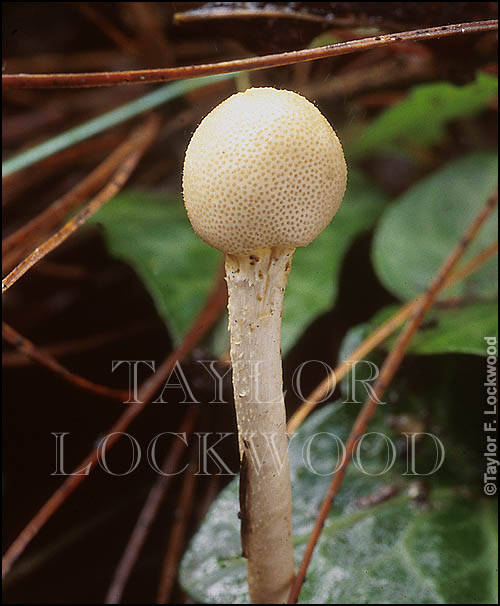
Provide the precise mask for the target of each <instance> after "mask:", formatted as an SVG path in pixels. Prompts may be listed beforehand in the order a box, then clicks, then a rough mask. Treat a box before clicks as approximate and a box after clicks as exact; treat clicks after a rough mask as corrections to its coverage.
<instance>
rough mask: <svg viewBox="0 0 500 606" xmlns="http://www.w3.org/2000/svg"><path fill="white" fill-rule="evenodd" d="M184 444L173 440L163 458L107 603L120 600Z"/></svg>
mask: <svg viewBox="0 0 500 606" xmlns="http://www.w3.org/2000/svg"><path fill="white" fill-rule="evenodd" d="M198 410H199V409H198V408H196V407H191V409H190V410H189V411H188V413H187V415H186V417H185V418H184V422H183V423H182V425H181V427H180V428H179V432H178V433H179V434H185V437H186V439H187V438H188V437H189V436H190V435H191V433H192V431H193V428H194V423H195V420H196V417H197V416H198ZM185 447H186V445H185V444H184V442H183V441H182V440H176V441H175V443H174V445H173V446H172V448H171V449H170V450H169V452H168V453H167V455H166V457H165V461H164V462H163V465H162V467H161V470H162V474H164V475H159V477H158V479H157V480H156V482H155V483H154V485H153V486H152V488H151V490H150V491H149V494H148V497H147V499H146V502H145V503H144V507H143V508H142V510H141V513H140V514H139V517H138V518H137V522H136V524H135V526H134V529H133V531H132V534H131V535H130V539H129V540H128V543H127V546H126V547H125V550H124V552H123V555H122V557H121V559H120V562H119V564H118V566H117V568H116V571H115V574H114V576H113V580H112V581H111V585H110V587H109V590H108V593H107V595H106V600H105V603H106V604H119V603H120V600H121V598H122V594H123V591H124V589H125V586H126V584H127V581H128V579H129V577H130V573H131V572H132V569H133V567H134V565H135V563H136V561H137V558H138V557H139V553H140V551H141V549H142V546H143V545H144V542H145V540H146V537H147V535H148V532H149V530H150V528H151V525H152V523H153V521H154V519H155V518H156V516H157V515H158V511H159V509H160V505H161V504H162V502H163V499H164V498H165V495H166V493H167V490H168V488H169V486H170V483H171V481H172V477H173V474H175V473H176V471H175V470H176V469H177V466H178V464H179V461H180V459H181V457H182V455H183V453H184V451H185Z"/></svg>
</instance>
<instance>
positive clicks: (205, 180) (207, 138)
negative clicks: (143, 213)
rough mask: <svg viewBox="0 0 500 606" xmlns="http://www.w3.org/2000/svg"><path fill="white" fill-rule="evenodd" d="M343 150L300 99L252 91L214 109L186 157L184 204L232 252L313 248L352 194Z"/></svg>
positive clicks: (203, 231) (199, 228)
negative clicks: (347, 193)
mask: <svg viewBox="0 0 500 606" xmlns="http://www.w3.org/2000/svg"><path fill="white" fill-rule="evenodd" d="M346 181H347V167H346V163H345V159H344V154H343V151H342V146H341V144H340V141H339V140H338V138H337V135H336V134H335V132H334V130H333V129H332V127H331V126H330V124H329V123H328V122H327V120H326V119H325V117H324V116H323V115H322V114H321V112H320V111H319V110H318V109H317V108H316V107H315V106H314V105H313V104H312V103H311V102H310V101H308V100H307V99H305V98H304V97H302V96H301V95H298V94H297V93H294V92H291V91H287V90H278V89H274V88H250V89H248V90H247V91H245V92H244V93H237V94H235V95H232V96H231V97H229V98H228V99H226V100H225V101H223V102H222V103H221V104H220V105H218V106H217V107H216V108H215V109H213V110H212V111H211V112H210V113H209V114H208V115H207V116H206V117H205V118H204V119H203V121H202V122H201V124H200V125H199V126H198V128H197V129H196V131H195V133H194V135H193V137H192V139H191V141H190V143H189V146H188V148H187V151H186V158H185V161H184V173H183V192H184V203H185V206H186V210H187V213H188V216H189V219H190V221H191V224H192V226H193V228H194V230H195V231H196V233H197V234H198V235H199V236H200V238H202V239H203V240H205V242H207V243H208V244H210V245H211V246H214V247H215V248H218V249H219V250H222V251H223V252H225V253H232V254H242V253H246V252H250V251H253V250H256V249H259V248H268V247H271V246H286V247H290V248H295V247H296V246H306V245H307V244H309V243H310V242H311V240H313V239H314V238H315V237H316V236H317V235H318V234H319V233H320V232H321V231H322V230H323V229H324V228H325V227H326V226H327V225H328V223H329V222H330V221H331V219H332V217H333V216H334V215H335V213H336V212H337V210H338V208H339V206H340V203H341V201H342V197H343V195H344V192H345V187H346Z"/></svg>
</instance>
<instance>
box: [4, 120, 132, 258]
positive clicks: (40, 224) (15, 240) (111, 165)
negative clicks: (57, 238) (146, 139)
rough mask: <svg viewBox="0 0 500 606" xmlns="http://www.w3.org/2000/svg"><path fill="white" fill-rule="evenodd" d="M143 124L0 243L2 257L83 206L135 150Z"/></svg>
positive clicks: (45, 231) (47, 230) (48, 229)
mask: <svg viewBox="0 0 500 606" xmlns="http://www.w3.org/2000/svg"><path fill="white" fill-rule="evenodd" d="M143 128H144V127H143V125H141V126H140V127H139V128H137V129H135V130H134V131H133V133H132V134H131V135H130V136H129V137H127V139H126V140H125V141H124V142H123V143H122V144H121V145H119V146H118V147H117V148H116V149H115V150H114V151H113V152H112V153H111V154H110V155H109V156H108V157H107V158H105V159H104V160H103V161H102V162H101V163H100V164H99V165H98V166H97V167H96V168H94V170H93V171H92V172H91V173H89V174H88V175H87V176H86V177H85V178H84V179H82V180H81V181H79V182H78V184H77V185H75V187H73V188H72V189H70V190H69V191H68V192H67V193H65V194H64V195H63V196H62V197H61V198H59V199H58V200H56V201H55V202H53V203H52V204H51V205H50V206H49V207H48V208H46V209H45V210H44V211H43V212H41V213H40V214H39V215H37V216H36V217H34V218H33V219H31V221H28V222H27V223H26V224H24V225H23V226H22V227H21V228H20V229H18V230H17V231H15V232H14V233H13V234H11V235H10V236H8V237H7V238H5V239H4V240H3V242H2V254H3V255H5V254H6V253H7V252H8V251H9V250H10V249H12V248H13V247H14V246H17V245H18V244H19V243H20V242H23V241H26V240H30V239H31V238H33V235H34V234H36V233H41V234H44V233H48V232H49V231H50V230H52V229H54V228H55V227H56V226H57V225H58V224H59V223H60V222H61V221H62V220H63V219H64V218H65V217H66V216H67V215H68V213H70V212H71V211H72V210H73V209H74V208H76V207H77V206H78V205H79V204H83V202H85V200H86V198H87V197H88V196H89V195H90V194H91V193H92V192H93V191H95V190H96V189H97V188H98V187H100V186H101V185H102V184H103V183H104V182H105V181H106V180H107V179H109V178H110V176H111V175H112V173H113V171H115V170H116V167H117V166H118V165H119V164H120V163H121V162H122V161H123V160H124V158H125V157H126V156H127V155H129V154H130V153H131V152H132V151H134V150H135V148H136V146H137V144H138V143H139V142H140V141H141V139H142V134H141V133H142V130H143Z"/></svg>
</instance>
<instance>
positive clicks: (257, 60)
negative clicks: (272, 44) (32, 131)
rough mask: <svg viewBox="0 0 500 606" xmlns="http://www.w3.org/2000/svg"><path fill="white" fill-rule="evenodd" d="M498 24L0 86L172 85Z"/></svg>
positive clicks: (39, 77) (27, 77) (25, 78)
mask: <svg viewBox="0 0 500 606" xmlns="http://www.w3.org/2000/svg"><path fill="white" fill-rule="evenodd" d="M496 29H498V21H497V20H496V19H490V20H487V21H475V22H472V23H456V24H453V25H443V26H439V27H429V28H426V29H419V30H414V31H407V32H399V33H395V34H381V35H379V36H372V37H369V38H362V39H359V40H348V41H347V42H339V43H337V44H330V45H328V46H321V47H318V48H306V49H303V50H299V51H290V52H285V53H277V54H274V55H264V56H262V57H250V58H247V59H236V60H234V61H221V62H219V63H206V64H202V65H189V66H183V67H169V68H162V69H140V70H129V71H119V72H101V73H98V72H95V73H91V72H89V73H76V74H4V75H3V76H2V84H3V86H4V88H5V89H9V88H24V89H25V88H89V87H93V86H114V85H117V84H144V83H145V82H149V83H152V82H171V81H173V80H183V79H186V78H197V77H199V76H209V75H215V74H228V73H232V72H238V71H243V70H256V69H265V68H269V67H281V66H284V65H292V64H294V63H299V62H302V61H314V60H316V59H325V58H327V57H338V56H340V55H346V54H348V53H355V52H359V51H364V50H371V49H373V48H379V47H383V46H388V45H390V44H395V43H399V42H410V41H412V42H414V41H425V40H431V39H435V38H443V37H446V36H456V35H460V34H473V33H478V32H488V31H495V30H496Z"/></svg>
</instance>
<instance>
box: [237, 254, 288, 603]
mask: <svg viewBox="0 0 500 606" xmlns="http://www.w3.org/2000/svg"><path fill="white" fill-rule="evenodd" d="M294 250H295V249H294V248H288V247H281V246H275V247H272V248H264V249H258V250H256V251H254V252H252V253H248V254H242V255H232V254H228V255H226V280H227V285H228V291H229V304H228V308H229V329H230V333H231V361H232V365H233V387H234V400H235V406H236V418H237V422H238V434H239V437H238V443H239V450H240V460H241V467H242V473H241V477H240V483H241V486H240V501H241V502H240V507H241V512H240V515H241V518H242V547H243V555H244V556H245V557H246V559H247V569H248V588H249V593H250V600H251V602H252V603H253V604H284V603H286V601H287V598H288V594H289V591H290V587H291V583H292V581H293V577H294V563H293V541H292V494H291V485H290V468H289V462H288V438H287V434H286V414H285V403H284V399H283V379H282V369H281V310H282V305H283V295H284V293H285V288H286V283H287V280H288V273H289V271H290V267H291V261H292V257H293V253H294Z"/></svg>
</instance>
